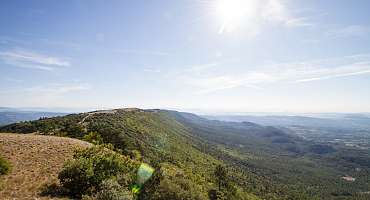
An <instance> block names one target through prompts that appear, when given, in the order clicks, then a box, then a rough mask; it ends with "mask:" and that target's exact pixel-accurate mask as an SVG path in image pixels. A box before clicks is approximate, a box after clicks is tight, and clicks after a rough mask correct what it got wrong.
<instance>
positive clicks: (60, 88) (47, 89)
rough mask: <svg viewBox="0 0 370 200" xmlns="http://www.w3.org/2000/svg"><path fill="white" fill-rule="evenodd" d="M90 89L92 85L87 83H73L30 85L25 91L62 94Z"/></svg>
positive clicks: (35, 94) (34, 93) (36, 93)
mask: <svg viewBox="0 0 370 200" xmlns="http://www.w3.org/2000/svg"><path fill="white" fill-rule="evenodd" d="M90 89H91V87H90V85H89V84H86V83H71V84H52V85H46V86H36V87H29V88H25V92H27V93H30V94H32V96H62V95H65V94H68V93H73V92H80V91H87V90H90Z"/></svg>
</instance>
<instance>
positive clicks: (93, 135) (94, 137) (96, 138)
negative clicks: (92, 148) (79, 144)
mask: <svg viewBox="0 0 370 200" xmlns="http://www.w3.org/2000/svg"><path fill="white" fill-rule="evenodd" d="M83 140H85V141H87V142H90V143H92V144H103V143H104V142H103V138H102V136H101V135H100V134H99V133H97V132H94V131H93V132H90V133H89V134H87V135H85V136H84V137H83Z"/></svg>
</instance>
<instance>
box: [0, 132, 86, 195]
mask: <svg viewBox="0 0 370 200" xmlns="http://www.w3.org/2000/svg"><path fill="white" fill-rule="evenodd" d="M89 145H90V144H89V143H87V142H83V141H80V140H76V139H71V138H62V137H54V136H41V135H33V134H27V135H24V134H10V133H0V154H1V155H2V156H3V157H4V158H5V159H7V160H9V161H10V163H11V165H12V170H11V172H10V173H9V174H8V175H5V176H2V177H0V199H12V200H13V199H40V200H41V199H51V197H42V196H40V192H41V189H42V187H43V186H45V185H49V184H52V183H57V182H58V179H57V175H58V172H59V171H60V170H61V168H62V166H63V163H64V162H65V161H66V160H67V159H69V158H71V157H72V155H73V152H74V150H76V149H77V148H86V147H87V146H89Z"/></svg>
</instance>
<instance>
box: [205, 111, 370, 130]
mask: <svg viewBox="0 0 370 200" xmlns="http://www.w3.org/2000/svg"><path fill="white" fill-rule="evenodd" d="M203 117H205V118H207V119H212V120H222V121H231V122H243V121H248V122H253V123H257V124H261V125H265V126H308V127H316V128H318V127H325V128H342V129H345V128H351V129H353V128H357V129H369V128H370V115H369V114H341V113H338V114H336V113H331V114H315V115H311V116H307V115H305V116H298V115H291V116H289V115H261V114H259V115H205V116H203Z"/></svg>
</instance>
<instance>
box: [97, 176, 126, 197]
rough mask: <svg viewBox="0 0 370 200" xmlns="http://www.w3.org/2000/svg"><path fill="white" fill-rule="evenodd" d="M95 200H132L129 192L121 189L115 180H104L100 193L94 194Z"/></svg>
mask: <svg viewBox="0 0 370 200" xmlns="http://www.w3.org/2000/svg"><path fill="white" fill-rule="evenodd" d="M96 199H97V200H132V199H133V195H132V194H131V192H130V191H128V190H127V189H125V188H124V187H122V186H121V185H120V184H118V182H117V181H116V180H113V179H109V180H104V181H103V182H102V184H101V185H100V191H99V192H98V193H97V194H96Z"/></svg>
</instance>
